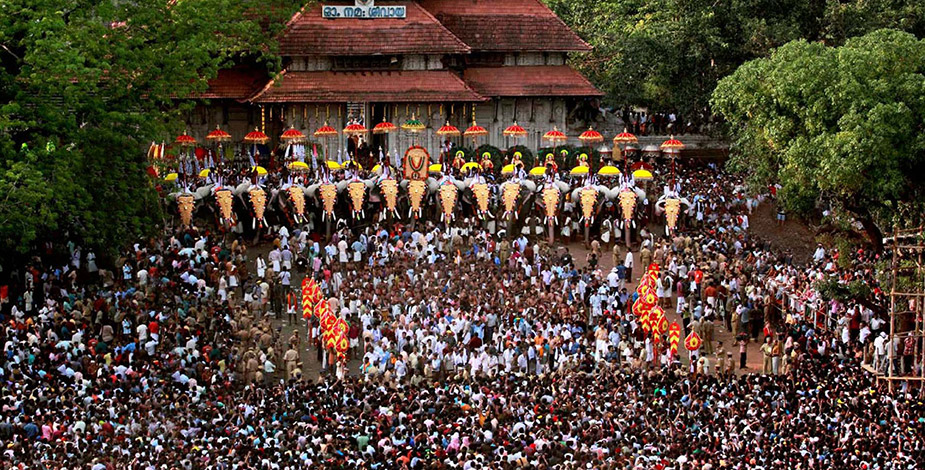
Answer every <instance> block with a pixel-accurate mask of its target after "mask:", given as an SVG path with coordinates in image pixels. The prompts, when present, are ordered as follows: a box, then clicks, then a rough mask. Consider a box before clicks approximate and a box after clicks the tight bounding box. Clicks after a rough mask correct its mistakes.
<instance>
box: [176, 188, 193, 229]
mask: <svg viewBox="0 0 925 470" xmlns="http://www.w3.org/2000/svg"><path fill="white" fill-rule="evenodd" d="M193 202H194V199H193V196H192V195H190V194H181V195H180V196H177V208H178V209H179V210H180V223H182V224H183V225H184V226H189V225H190V224H191V223H192V222H193Z"/></svg>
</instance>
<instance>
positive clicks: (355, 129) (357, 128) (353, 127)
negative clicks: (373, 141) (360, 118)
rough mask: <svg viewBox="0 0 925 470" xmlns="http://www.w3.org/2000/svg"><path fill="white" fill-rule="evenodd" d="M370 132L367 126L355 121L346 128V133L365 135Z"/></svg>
mask: <svg viewBox="0 0 925 470" xmlns="http://www.w3.org/2000/svg"><path fill="white" fill-rule="evenodd" d="M368 132H369V130H367V129H366V126H364V125H363V124H359V123H353V124H350V125H348V126H347V127H345V128H344V134H347V135H364V134H366V133H368Z"/></svg>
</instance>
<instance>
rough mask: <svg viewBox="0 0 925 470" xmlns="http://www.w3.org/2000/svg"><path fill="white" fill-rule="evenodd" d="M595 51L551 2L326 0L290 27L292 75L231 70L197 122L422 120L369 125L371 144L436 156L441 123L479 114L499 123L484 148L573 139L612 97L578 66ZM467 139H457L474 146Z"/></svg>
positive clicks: (285, 40) (216, 84)
mask: <svg viewBox="0 0 925 470" xmlns="http://www.w3.org/2000/svg"><path fill="white" fill-rule="evenodd" d="M590 50H591V47H590V46H589V45H588V44H587V43H586V42H584V41H583V40H581V38H579V37H578V36H577V35H576V34H575V33H574V32H573V31H572V30H571V29H569V28H568V26H566V25H565V23H563V22H562V20H560V19H559V18H558V17H557V16H556V15H555V14H554V13H553V12H552V11H551V10H550V9H549V8H547V7H546V6H545V5H544V4H543V3H542V2H541V1H540V0H503V1H489V0H418V1H413V0H404V1H396V0H389V1H386V0H378V1H375V3H374V2H373V1H371V0H354V1H352V2H347V1H332V2H327V3H323V4H317V3H316V4H313V5H312V6H309V7H306V8H304V9H302V11H300V12H298V13H296V14H295V15H294V16H293V17H292V18H291V19H290V20H289V22H288V24H287V29H286V31H285V33H284V34H283V36H282V38H281V40H280V54H281V55H282V56H283V58H284V70H283V71H282V73H280V74H279V75H278V77H276V78H275V79H271V77H269V76H268V74H267V73H266V71H264V70H254V69H252V68H247V67H238V68H234V69H230V70H223V71H221V72H220V73H219V75H218V77H217V78H215V79H214V80H211V81H210V82H209V89H208V90H207V91H206V92H205V93H204V94H203V95H202V96H201V97H200V98H202V99H203V101H202V102H201V104H200V105H199V106H197V108H196V109H195V110H194V111H193V112H192V114H191V116H190V126H191V128H190V130H191V132H192V133H193V136H194V137H196V138H197V139H202V138H203V137H204V136H205V135H206V134H207V133H208V132H209V131H210V130H211V129H214V128H215V126H216V125H221V126H222V128H223V129H225V130H226V131H228V132H230V133H231V134H232V136H233V137H234V139H235V140H236V141H240V140H241V139H242V138H243V136H244V135H245V134H246V133H247V132H249V131H252V130H254V128H255V127H258V128H261V129H262V130H263V131H264V132H265V133H266V134H267V135H268V136H270V137H271V138H274V139H275V138H277V137H278V136H279V135H280V134H281V133H282V132H283V131H284V130H286V129H288V128H289V127H294V128H296V129H298V130H300V131H302V132H303V133H305V134H306V135H308V136H309V137H311V135H312V132H313V131H314V130H316V129H318V128H319V127H321V126H323V125H324V124H325V123H326V122H327V123H329V124H330V125H331V126H332V127H334V128H335V129H343V128H344V127H345V125H346V124H347V123H348V122H350V121H351V120H359V121H360V122H362V123H363V124H364V125H365V126H366V127H368V128H369V129H372V128H373V126H375V125H376V124H378V123H381V122H383V121H389V122H391V123H393V124H394V125H395V126H396V127H400V126H401V125H402V123H404V122H406V121H407V120H409V119H411V118H412V116H413V117H415V118H417V119H419V120H420V121H421V122H422V123H423V124H424V125H425V126H427V130H426V131H425V132H422V133H420V134H416V135H413V134H408V133H404V132H400V131H399V132H393V133H391V134H388V135H375V134H373V133H370V134H369V136H368V137H367V139H368V142H366V145H367V147H368V148H371V149H375V150H373V152H374V154H377V153H378V151H379V150H378V149H383V150H384V151H385V152H392V153H394V152H403V151H404V150H405V149H406V148H407V147H408V146H409V145H411V144H412V142H414V143H417V144H419V145H423V146H425V147H426V148H427V149H428V150H430V151H431V152H432V153H436V152H438V151H439V149H440V148H441V145H442V144H443V142H444V139H443V138H441V137H440V136H437V135H436V134H435V132H434V130H436V129H439V128H440V127H441V126H443V125H444V124H445V123H446V122H450V123H451V124H452V125H454V126H457V127H458V128H459V129H460V130H465V129H466V128H467V127H469V126H471V125H472V123H473V121H476V122H478V124H479V125H480V126H482V127H484V128H485V129H486V130H487V131H488V135H487V136H484V137H482V138H480V139H479V141H478V144H486V143H487V144H491V145H495V146H497V147H500V148H506V147H508V146H510V145H513V144H517V143H520V144H524V145H527V146H530V147H538V146H540V145H541V142H540V136H542V135H543V134H544V133H545V132H547V131H549V130H551V129H552V128H553V127H558V128H559V129H560V130H563V131H566V132H567V133H568V134H569V135H570V136H572V137H574V136H577V135H578V134H579V133H581V132H582V131H583V130H586V129H587V127H588V126H589V125H591V124H593V123H592V122H590V121H591V119H592V118H589V116H593V115H594V114H595V112H596V110H597V109H598V108H599V107H600V102H599V100H600V97H601V96H602V95H603V94H602V93H601V92H600V91H599V90H597V89H596V88H595V87H594V86H593V85H592V84H591V83H590V82H589V81H588V80H587V79H586V78H585V77H583V76H582V75H581V74H580V73H579V72H577V71H575V70H574V69H572V68H571V67H569V65H567V59H568V55H569V54H573V53H582V52H587V51H590ZM514 121H517V122H518V123H519V124H520V125H521V126H522V127H524V128H525V129H526V130H527V132H528V135H527V137H526V138H524V139H522V140H521V141H518V142H515V141H512V140H509V139H506V138H505V137H504V135H503V130H504V129H505V128H506V127H507V126H510V125H511V124H512V123H513V122H514ZM463 139H464V138H463V137H459V138H455V139H453V140H455V143H456V144H465V145H467V146H472V142H471V140H468V139H467V141H465V142H463ZM345 142H346V141H345V139H344V137H343V136H340V138H332V139H331V142H329V144H330V146H331V147H332V148H333V149H343V148H344V147H345ZM329 155H331V154H329ZM331 158H333V156H332V157H331Z"/></svg>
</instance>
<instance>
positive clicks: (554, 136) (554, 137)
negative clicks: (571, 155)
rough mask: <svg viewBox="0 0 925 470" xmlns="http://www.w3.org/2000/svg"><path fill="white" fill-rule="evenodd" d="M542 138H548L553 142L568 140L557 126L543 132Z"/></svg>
mask: <svg viewBox="0 0 925 470" xmlns="http://www.w3.org/2000/svg"><path fill="white" fill-rule="evenodd" d="M543 140H548V141H550V142H552V143H553V144H557V143H558V142H565V141H567V140H568V137H567V136H566V135H565V134H564V133H562V131H560V130H559V128H558V127H553V128H552V130H551V131H549V132H547V133H545V134H543Z"/></svg>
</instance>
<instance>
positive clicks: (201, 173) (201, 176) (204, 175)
mask: <svg viewBox="0 0 925 470" xmlns="http://www.w3.org/2000/svg"><path fill="white" fill-rule="evenodd" d="M209 173H212V170H210V169H208V168H206V169H205V170H202V171H200V172H199V177H200V178H205V177H206V176H209Z"/></svg>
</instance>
